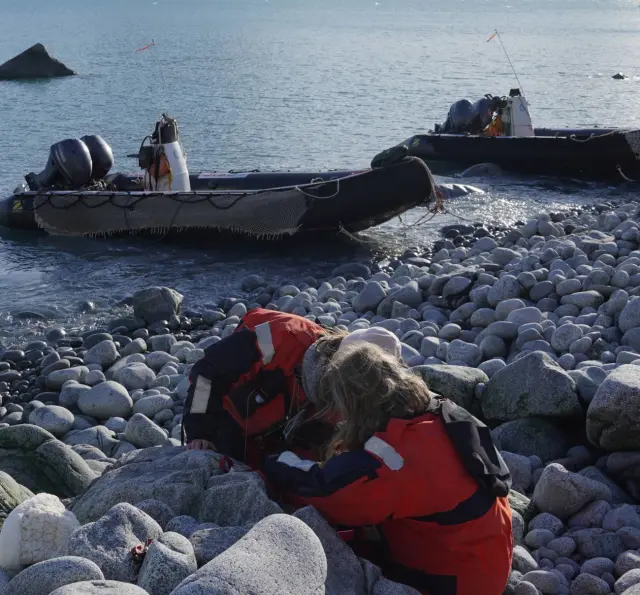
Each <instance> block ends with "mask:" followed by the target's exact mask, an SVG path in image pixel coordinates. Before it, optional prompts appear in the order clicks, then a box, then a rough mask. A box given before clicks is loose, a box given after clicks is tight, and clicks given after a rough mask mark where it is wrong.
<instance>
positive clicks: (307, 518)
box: [293, 506, 418, 595]
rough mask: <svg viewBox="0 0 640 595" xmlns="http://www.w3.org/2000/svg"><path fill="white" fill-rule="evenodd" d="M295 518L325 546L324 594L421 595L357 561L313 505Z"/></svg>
mask: <svg viewBox="0 0 640 595" xmlns="http://www.w3.org/2000/svg"><path fill="white" fill-rule="evenodd" d="M293 516H295V517H297V518H299V519H300V520H301V521H304V522H305V523H306V524H307V525H309V527H311V529H312V530H313V532H314V533H315V534H316V536H317V537H318V539H319V540H320V543H321V544H322V548H323V550H324V554H325V556H326V558H327V578H326V580H325V584H324V586H325V595H375V594H379V595H418V592H417V591H416V590H415V589H413V588H411V587H408V586H407V585H401V584H400V583H394V582H391V581H389V580H387V579H386V578H384V577H383V576H382V572H381V571H380V569H379V568H378V567H377V566H374V565H373V564H371V563H370V562H367V561H366V560H362V559H360V558H358V557H357V556H356V555H355V553H354V552H353V550H352V549H351V548H350V547H349V546H348V545H347V544H346V543H345V542H344V541H343V540H342V539H340V538H339V537H338V535H337V534H336V532H335V531H334V530H333V528H332V527H331V526H330V525H329V523H327V521H326V520H325V519H324V517H323V516H322V515H321V514H320V513H319V512H318V511H317V510H316V509H315V508H313V507H312V506H306V507H305V508H301V509H300V510H298V511H296V512H295V514H294V515H293Z"/></svg>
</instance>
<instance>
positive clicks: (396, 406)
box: [320, 342, 431, 458]
mask: <svg viewBox="0 0 640 595" xmlns="http://www.w3.org/2000/svg"><path fill="white" fill-rule="evenodd" d="M320 395H321V398H322V400H323V401H324V402H326V403H328V404H329V406H330V408H331V409H333V410H334V411H336V412H337V413H339V414H340V415H341V416H342V418H343V419H344V421H343V422H341V424H340V425H339V427H338V430H337V431H336V433H335V435H334V437H333V439H332V440H331V442H330V443H329V446H328V447H327V452H326V457H327V458H329V457H331V456H332V455H334V454H336V453H338V452H343V451H348V450H354V449H358V448H362V447H363V446H364V443H365V442H366V441H367V440H368V439H369V438H371V436H373V434H375V433H376V432H379V431H382V430H384V428H385V427H386V425H387V423H388V422H389V420H390V419H391V418H394V417H397V418H410V417H415V416H416V415H420V414H421V413H422V412H423V411H425V410H426V409H427V407H428V405H429V403H430V401H431V393H430V392H429V388H428V387H427V385H426V384H425V383H424V381H423V380H422V379H421V378H420V377H418V376H416V375H415V374H414V373H412V372H411V371H410V370H409V369H408V368H407V367H405V366H404V365H403V364H401V363H400V361H399V360H398V359H396V358H395V357H393V356H392V355H390V354H388V353H387V352H385V351H384V350H382V349H381V348H380V347H378V346H377V345H373V344H371V343H364V342H362V343H356V344H354V345H353V346H349V347H348V348H347V349H345V350H344V352H343V351H341V352H340V353H338V354H337V355H335V357H334V358H333V359H332V360H331V361H330V363H329V365H328V367H327V369H326V371H325V373H324V374H323V376H322V378H321V380H320Z"/></svg>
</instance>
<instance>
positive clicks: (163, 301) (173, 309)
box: [133, 287, 183, 324]
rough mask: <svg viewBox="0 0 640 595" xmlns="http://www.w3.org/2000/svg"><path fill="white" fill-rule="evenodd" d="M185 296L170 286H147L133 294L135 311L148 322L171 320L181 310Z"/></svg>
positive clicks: (137, 315) (136, 314) (138, 316)
mask: <svg viewBox="0 0 640 595" xmlns="http://www.w3.org/2000/svg"><path fill="white" fill-rule="evenodd" d="M182 300H183V296H182V294H180V293H178V292H177V291H175V290H174V289H170V288H169V287H147V288H146V289H141V290H140V291H136V292H135V293H134V294H133V313H134V315H135V316H136V317H137V318H141V319H143V320H144V321H145V322H146V323H147V324H151V323H152V322H156V321H157V320H169V318H171V316H175V315H177V314H178V313H179V312H180V306H181V305H182Z"/></svg>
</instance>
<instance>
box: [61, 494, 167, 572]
mask: <svg viewBox="0 0 640 595" xmlns="http://www.w3.org/2000/svg"><path fill="white" fill-rule="evenodd" d="M161 535H162V529H161V528H160V525H158V523H156V522H155V521H154V520H153V519H152V518H151V517H150V516H148V515H146V514H145V513H144V512H142V511H141V510H138V509H137V508H136V507H135V506H132V505H131V504H127V503H122V504H116V505H115V506H114V507H113V508H112V509H111V510H110V511H109V512H108V513H107V514H106V515H105V516H104V517H102V518H101V519H99V520H97V521H95V522H93V523H88V524H86V525H84V526H82V527H79V528H78V529H76V530H75V531H74V532H73V533H72V534H71V537H69V540H68V541H67V553H68V554H69V555H72V556H81V557H83V558H87V559H88V560H93V561H94V562H95V563H96V564H97V565H98V566H99V567H100V568H101V569H102V572H103V573H104V576H105V578H107V579H109V580H118V581H123V582H134V581H135V580H136V577H137V576H138V568H137V566H136V563H135V561H134V560H133V558H132V557H131V548H133V547H135V546H137V545H139V544H145V543H146V542H147V540H148V539H158V538H159V537H160V536H161Z"/></svg>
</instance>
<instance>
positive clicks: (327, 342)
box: [315, 328, 349, 362]
mask: <svg viewBox="0 0 640 595" xmlns="http://www.w3.org/2000/svg"><path fill="white" fill-rule="evenodd" d="M348 334H349V333H348V332H347V331H343V330H340V329H333V328H330V329H326V332H325V334H324V335H322V336H321V337H320V338H319V339H318V340H317V341H316V342H315V345H316V351H317V353H318V355H319V356H320V357H321V358H323V359H324V360H325V361H327V362H329V360H331V358H332V357H333V356H334V355H335V353H336V351H338V347H340V343H342V339H344V338H345V337H346V336H347V335H348Z"/></svg>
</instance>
